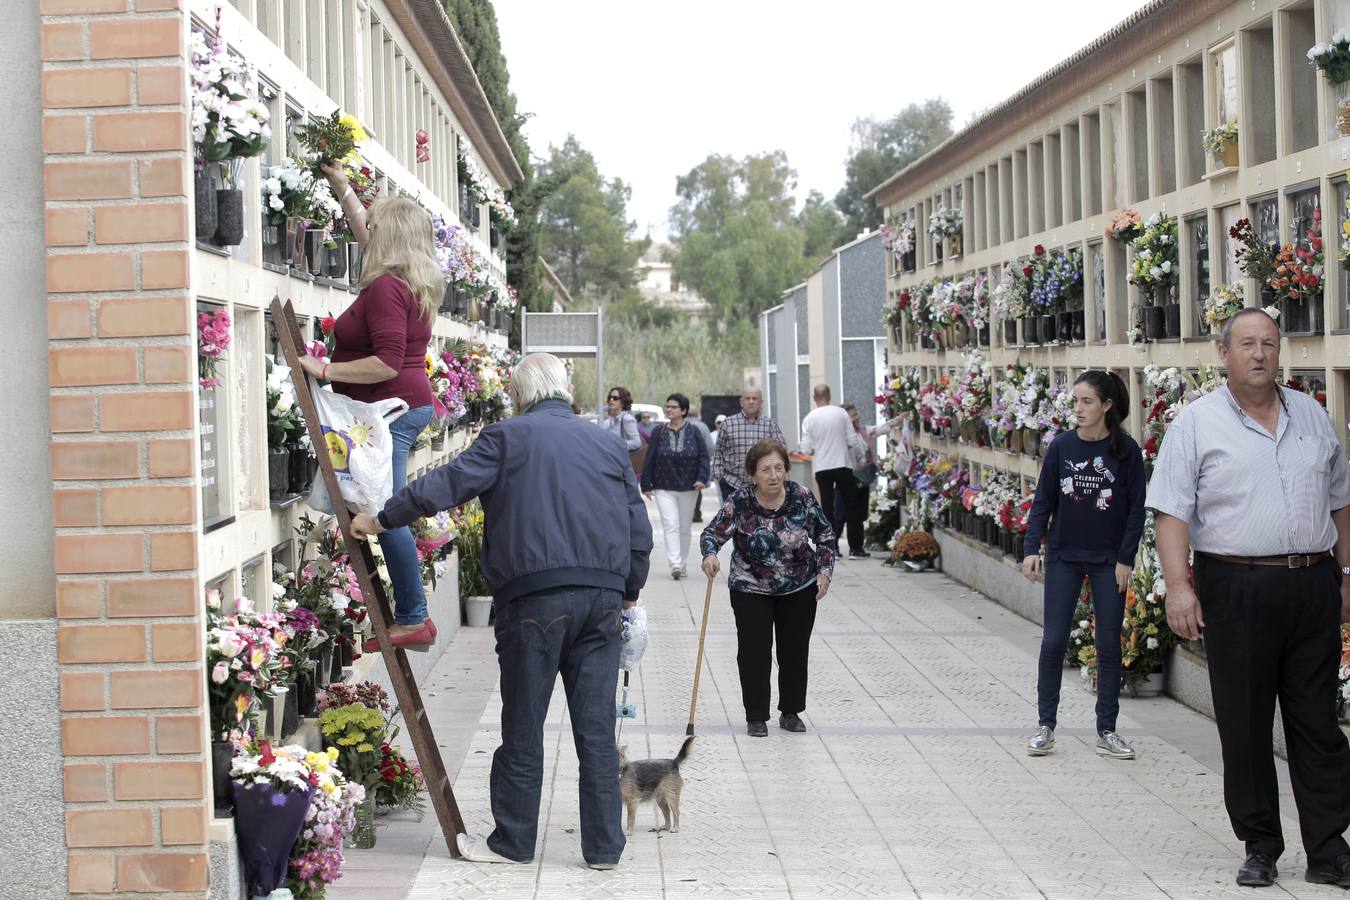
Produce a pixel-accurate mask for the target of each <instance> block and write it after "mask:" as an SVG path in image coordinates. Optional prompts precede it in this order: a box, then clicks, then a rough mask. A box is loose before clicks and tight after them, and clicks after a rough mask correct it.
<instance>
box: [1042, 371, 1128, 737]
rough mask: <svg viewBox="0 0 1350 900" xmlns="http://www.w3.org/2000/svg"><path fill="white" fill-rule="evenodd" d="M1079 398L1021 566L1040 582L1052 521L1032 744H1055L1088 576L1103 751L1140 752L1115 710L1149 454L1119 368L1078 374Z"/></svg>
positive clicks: (1050, 461) (1046, 476)
mask: <svg viewBox="0 0 1350 900" xmlns="http://www.w3.org/2000/svg"><path fill="white" fill-rule="evenodd" d="M1073 407H1074V417H1075V419H1076V420H1077V422H1078V427H1077V429H1076V430H1073V431H1066V432H1064V433H1063V434H1060V435H1058V436H1057V437H1056V438H1055V439H1054V441H1052V442H1051V443H1050V444H1049V445H1048V446H1047V447H1046V449H1045V459H1044V460H1043V461H1042V463H1041V475H1040V478H1039V480H1038V481H1037V482H1036V497H1035V500H1033V501H1032V505H1031V513H1030V516H1029V517H1028V520H1027V536H1026V547H1025V549H1026V556H1025V557H1024V558H1023V561H1022V572H1023V574H1024V575H1026V577H1027V579H1028V580H1030V581H1033V582H1034V581H1035V580H1036V576H1037V574H1038V573H1039V572H1040V571H1041V569H1042V558H1041V537H1042V535H1045V534H1046V533H1047V532H1046V526H1047V523H1048V524H1049V533H1048V540H1047V541H1046V548H1045V557H1044V560H1045V561H1044V570H1045V633H1044V636H1043V638H1042V639H1041V656H1040V674H1039V678H1038V681H1037V686H1036V694H1037V699H1038V703H1037V705H1038V707H1039V713H1040V727H1039V728H1038V729H1037V730H1036V734H1035V735H1033V736H1032V738H1031V740H1030V741H1029V742H1028V743H1027V753H1029V754H1030V755H1032V756H1045V755H1046V754H1048V753H1051V752H1053V751H1054V749H1055V726H1056V725H1057V724H1058V718H1057V716H1058V712H1059V689H1060V684H1061V681H1062V679H1063V676H1064V653H1065V649H1066V648H1067V646H1068V642H1069V632H1070V630H1071V629H1072V627H1073V614H1074V610H1075V609H1076V608H1077V606H1078V594H1079V591H1080V590H1082V587H1083V579H1084V578H1086V579H1087V580H1088V582H1089V584H1090V586H1091V589H1092V604H1093V609H1094V611H1095V613H1096V624H1097V628H1096V631H1097V752H1098V753H1100V754H1101V755H1103V756H1109V757H1112V758H1115V759H1133V758H1134V749H1133V748H1132V747H1131V746H1130V745H1129V744H1127V743H1125V741H1124V740H1123V739H1122V738H1121V737H1120V735H1118V734H1116V716H1117V714H1118V713H1119V712H1120V676H1121V662H1120V631H1121V625H1122V622H1123V620H1124V618H1125V591H1126V589H1127V588H1128V587H1129V584H1130V573H1131V572H1132V571H1133V569H1134V555H1135V552H1136V551H1137V550H1138V549H1139V539H1140V537H1141V536H1142V535H1143V532H1144V488H1145V481H1144V461H1143V456H1142V455H1141V454H1140V452H1139V445H1138V444H1137V443H1135V440H1134V438H1132V437H1130V436H1129V435H1128V434H1126V433H1125V430H1124V428H1123V427H1122V423H1123V422H1124V419H1125V417H1126V416H1127V415H1129V411H1130V394H1129V391H1128V390H1127V389H1126V387H1125V382H1124V381H1122V380H1121V378H1120V376H1119V375H1117V374H1115V373H1114V372H1106V371H1102V370H1100V369H1093V370H1089V371H1087V372H1084V373H1083V374H1082V375H1079V376H1078V380H1077V381H1075V382H1074V385H1073Z"/></svg>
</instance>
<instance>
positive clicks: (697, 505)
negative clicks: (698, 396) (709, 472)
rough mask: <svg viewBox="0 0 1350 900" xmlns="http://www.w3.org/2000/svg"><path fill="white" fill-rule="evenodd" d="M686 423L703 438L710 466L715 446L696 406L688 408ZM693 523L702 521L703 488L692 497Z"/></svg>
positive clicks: (706, 481)
mask: <svg viewBox="0 0 1350 900" xmlns="http://www.w3.org/2000/svg"><path fill="white" fill-rule="evenodd" d="M688 422H689V424H690V425H692V426H694V428H695V429H696V430H697V431H698V433H699V434H700V435H701V436H702V437H703V443H704V445H705V446H706V447H707V448H708V462H709V464H710V465H711V463H712V454H713V447H715V446H716V444H714V443H713V436H712V432H711V431H709V430H708V426H707V425H705V424H703V418H702V413H701V411H700V410H699V408H698V407H697V406H691V407H689V416H688ZM704 482H705V485H706V484H707V483H708V480H707V479H706V478H705V479H704ZM694 521H695V522H702V521H703V488H699V489H698V492H697V495H696V496H695V497H694Z"/></svg>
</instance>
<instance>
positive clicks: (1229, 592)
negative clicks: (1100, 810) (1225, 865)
mask: <svg viewBox="0 0 1350 900" xmlns="http://www.w3.org/2000/svg"><path fill="white" fill-rule="evenodd" d="M1308 302H1312V301H1311V300H1309V301H1308ZM1219 355H1220V357H1221V358H1222V359H1223V362H1224V365H1225V366H1226V367H1227V368H1228V381H1227V383H1226V384H1225V385H1224V386H1223V387H1221V388H1219V390H1217V391H1214V392H1213V393H1210V394H1207V395H1205V396H1203V397H1200V398H1199V399H1197V400H1194V401H1192V402H1191V403H1190V404H1188V405H1187V406H1186V408H1185V409H1183V410H1182V411H1181V413H1180V414H1179V415H1178V416H1177V418H1176V420H1175V421H1174V422H1173V423H1172V424H1171V425H1170V426H1169V427H1168V429H1167V438H1166V440H1164V441H1163V445H1162V451H1161V453H1160V454H1159V456H1158V462H1157V465H1156V466H1155V467H1154V471H1153V478H1152V479H1151V480H1150V481H1149V485H1148V499H1147V501H1146V504H1145V505H1146V506H1148V508H1149V509H1152V510H1153V512H1154V514H1155V516H1156V519H1157V534H1158V557H1159V559H1160V560H1161V562H1162V568H1163V575H1164V578H1165V581H1166V584H1167V622H1168V624H1169V625H1171V626H1172V630H1173V631H1175V632H1176V633H1177V634H1178V635H1180V636H1181V637H1183V638H1186V639H1188V640H1195V639H1196V638H1198V637H1199V636H1200V633H1201V630H1202V629H1203V631H1204V637H1205V656H1206V660H1207V662H1208V666H1209V682H1210V689H1211V692H1212V694H1213V698H1214V721H1215V724H1217V725H1218V728H1219V744H1220V746H1221V747H1222V749H1223V798H1224V804H1225V805H1226V806H1227V807H1228V817H1229V819H1230V820H1231V821H1232V823H1233V831H1234V832H1235V833H1236V834H1237V837H1238V839H1239V840H1241V841H1243V842H1244V843H1245V844H1246V850H1247V859H1246V861H1245V862H1244V863H1243V864H1242V866H1241V868H1239V869H1238V874H1237V883H1238V884H1240V885H1246V886H1249V887H1265V886H1268V885H1271V884H1274V882H1275V879H1276V877H1277V875H1278V873H1277V871H1276V868H1275V861H1276V860H1277V859H1278V858H1279V856H1280V854H1281V853H1282V852H1283V851H1284V835H1283V834H1282V831H1281V828H1280V810H1279V796H1280V791H1279V783H1278V781H1277V780H1276V776H1275V760H1274V757H1273V750H1272V747H1271V728H1272V726H1273V725H1274V719H1275V701H1276V699H1278V700H1279V706H1280V713H1281V715H1282V716H1283V718H1284V725H1285V728H1284V734H1285V740H1286V741H1287V743H1288V747H1289V773H1290V780H1291V782H1292V783H1293V787H1294V803H1295V805H1296V806H1297V807H1298V820H1299V827H1300V830H1301V831H1302V835H1303V849H1304V850H1305V851H1306V853H1307V857H1308V867H1307V872H1306V873H1305V875H1304V877H1305V879H1306V880H1307V881H1310V882H1313V883H1315V884H1335V885H1339V886H1340V887H1350V845H1347V844H1346V840H1345V837H1344V834H1345V831H1346V828H1347V827H1350V746H1347V744H1346V739H1345V735H1344V734H1342V733H1341V730H1340V728H1339V727H1337V724H1336V692H1337V690H1338V683H1337V682H1338V671H1337V667H1338V664H1339V659H1340V653H1341V636H1340V624H1341V623H1342V622H1344V621H1348V620H1350V579H1347V578H1346V577H1345V576H1346V574H1347V573H1350V565H1347V564H1348V563H1350V465H1347V463H1346V459H1345V450H1344V449H1343V448H1342V447H1341V443H1340V441H1339V440H1338V439H1337V437H1336V432H1335V429H1333V428H1332V426H1331V420H1330V419H1329V418H1328V417H1327V415H1326V412H1325V411H1324V410H1323V409H1322V407H1321V406H1319V405H1318V403H1317V401H1316V400H1314V399H1312V398H1311V397H1309V396H1307V395H1306V394H1303V393H1301V392H1299V391H1292V390H1287V389H1285V388H1282V387H1280V385H1279V384H1277V383H1276V377H1277V373H1278V372H1279V371H1280V329H1279V327H1278V326H1277V325H1276V324H1275V322H1274V321H1273V320H1272V319H1271V318H1270V317H1269V316H1267V315H1266V314H1265V313H1264V312H1263V311H1261V310H1259V309H1245V310H1243V311H1242V312H1239V313H1238V314H1237V315H1235V316H1233V318H1231V319H1229V320H1228V323H1227V324H1226V325H1225V326H1224V329H1223V337H1222V339H1221V342H1220V345H1219ZM1188 550H1194V551H1195V553H1194V578H1193V579H1192V577H1191V573H1190V571H1188V568H1187V552H1188Z"/></svg>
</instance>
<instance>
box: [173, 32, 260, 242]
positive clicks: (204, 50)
mask: <svg viewBox="0 0 1350 900" xmlns="http://www.w3.org/2000/svg"><path fill="white" fill-rule="evenodd" d="M188 57H189V63H190V70H191V78H192V116H191V120H192V137H193V156H194V158H195V160H196V169H197V172H198V183H197V184H196V185H194V194H195V195H196V198H197V201H198V205H199V209H200V207H201V205H202V201H203V200H205V201H206V204H205V205H206V209H205V210H203V212H205V213H206V215H207V216H208V217H209V216H212V215H214V218H215V227H214V228H213V229H211V230H210V231H209V232H208V231H207V226H208V225H209V224H210V221H209V219H208V218H204V217H203V216H202V215H201V214H200V213H199V216H198V221H197V228H196V233H197V237H198V238H203V239H205V238H213V239H214V240H215V242H216V243H217V244H219V245H221V246H224V247H232V246H234V245H236V244H239V243H241V242H242V241H243V239H244V193H243V191H242V190H240V188H239V185H240V183H241V182H240V176H241V174H242V172H243V162H244V160H245V159H248V158H250V157H254V156H258V155H260V154H261V153H262V152H263V150H265V149H266V148H267V144H268V141H269V140H270V139H271V136H272V132H271V127H270V125H269V119H270V116H269V114H268V111H267V105H266V104H265V103H263V102H262V100H261V99H260V98H259V97H258V90H257V82H256V79H255V77H254V74H253V70H252V68H251V67H250V66H248V65H246V64H245V63H244V62H243V60H241V59H238V58H237V57H235V56H233V55H232V54H231V53H230V52H229V51H228V50H227V49H226V48H225V43H224V40H223V38H222V37H221V34H220V22H219V17H217V22H216V34H215V35H214V36H212V37H210V38H208V37H207V36H206V34H205V33H204V32H203V31H202V30H201V29H198V28H193V30H192V36H191V38H190V41H189V53H188ZM221 164H223V165H221ZM216 171H220V173H221V175H222V176H223V179H224V185H223V186H222V187H221V188H219V189H217V190H215V197H214V202H212V200H211V199H210V198H208V197H207V196H206V195H207V194H208V193H209V192H210V191H211V190H212V188H213V187H214V177H213V174H214V173H215V172H216ZM202 181H205V182H206V184H205V185H203V184H202V183H201V182H202Z"/></svg>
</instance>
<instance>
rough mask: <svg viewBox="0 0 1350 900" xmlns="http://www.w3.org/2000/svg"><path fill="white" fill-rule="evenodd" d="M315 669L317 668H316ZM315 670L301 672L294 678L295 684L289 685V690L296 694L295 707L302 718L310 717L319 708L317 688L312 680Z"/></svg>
mask: <svg viewBox="0 0 1350 900" xmlns="http://www.w3.org/2000/svg"><path fill="white" fill-rule="evenodd" d="M316 671H317V670H316ZM314 676H315V672H301V673H300V675H299V676H298V677H297V678H296V679H295V684H293V685H291V691H293V692H294V693H295V694H296V695H297V696H296V707H297V709H298V711H299V714H300V716H301V717H303V718H306V719H308V718H310V717H312V716H313V715H314V714H315V713H316V712H317V711H318V708H319V702H318V697H317V696H316V692H317V690H318V688H317V685H316V684H315V681H314Z"/></svg>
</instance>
